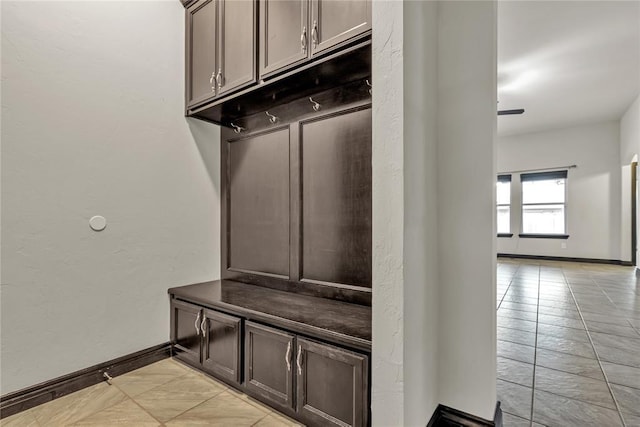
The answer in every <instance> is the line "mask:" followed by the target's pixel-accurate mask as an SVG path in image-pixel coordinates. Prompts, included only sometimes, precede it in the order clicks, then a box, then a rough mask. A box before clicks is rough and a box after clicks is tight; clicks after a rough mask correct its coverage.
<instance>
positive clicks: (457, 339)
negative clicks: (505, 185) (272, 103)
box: [372, 1, 496, 426]
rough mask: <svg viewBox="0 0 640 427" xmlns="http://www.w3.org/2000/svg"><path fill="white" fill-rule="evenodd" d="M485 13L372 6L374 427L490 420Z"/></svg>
mask: <svg viewBox="0 0 640 427" xmlns="http://www.w3.org/2000/svg"><path fill="white" fill-rule="evenodd" d="M495 6H496V4H495V2H492V1H480V2H474V1H471V2H418V1H409V2H396V1H375V2H373V70H372V71H373V88H374V89H373V106H374V107H373V238H374V247H373V257H374V258H373V259H374V262H373V352H372V357H373V362H372V363H373V366H372V375H373V378H372V414H373V425H384V426H400V425H403V426H413V425H416V426H417V425H425V424H426V423H427V421H428V420H429V417H431V415H432V414H433V411H434V409H435V407H436V405H437V404H438V403H444V404H447V405H451V406H454V407H456V408H458V409H460V410H463V411H467V412H470V413H473V414H476V415H479V416H481V417H484V418H487V419H491V418H493V411H494V409H495V400H496V399H495V398H496V395H495V378H496V368H495V364H496V355H495V256H494V254H495V251H494V247H493V245H494V226H493V223H494V215H495V214H494V210H495V208H494V202H493V198H494V197H495V196H494V179H495V147H494V136H495V105H496V99H495V96H496V95H495V94H496V82H495V76H496V70H495V66H496V37H495V30H496V16H495ZM461 115H462V116H463V117H465V120H466V126H460V120H461V119H460V117H461ZM460 165H463V167H464V166H468V167H469V169H468V170H467V171H465V172H463V174H462V175H460V174H459V172H460ZM453 175H455V176H453ZM469 177H472V179H469ZM469 194H472V195H473V196H472V197H469ZM464 199H468V200H466V201H465V200H464ZM470 207H472V208H473V209H470ZM474 221H475V222H474ZM461 223H462V224H464V225H463V226H462V227H460V224H461ZM467 224H469V225H468V226H467ZM472 224H475V226H476V227H477V229H474V230H472V229H471V228H472V227H471V225H472ZM467 233H470V234H467ZM461 259H464V260H465V268H464V269H460V260H461ZM467 265H468V268H467ZM461 313H463V314H462V315H461ZM469 345H472V346H474V351H473V352H469V351H468V349H469Z"/></svg>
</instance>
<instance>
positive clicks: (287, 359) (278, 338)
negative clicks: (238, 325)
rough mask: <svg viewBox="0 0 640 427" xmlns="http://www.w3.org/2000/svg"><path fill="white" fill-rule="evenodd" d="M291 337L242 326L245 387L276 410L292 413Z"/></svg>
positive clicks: (267, 328) (292, 337)
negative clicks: (287, 410)
mask: <svg viewBox="0 0 640 427" xmlns="http://www.w3.org/2000/svg"><path fill="white" fill-rule="evenodd" d="M294 343H295V340H294V335H292V334H288V333H286V332H282V331H279V330H277V329H273V328H269V327H266V326H262V325H259V324H256V323H253V322H249V321H247V322H245V362H244V363H245V386H246V388H247V390H248V391H249V392H251V393H253V394H257V395H259V396H261V397H262V398H264V399H266V400H268V401H270V402H271V403H272V404H273V405H274V406H275V407H282V408H289V409H293V408H294V407H293V356H294V353H295V351H294Z"/></svg>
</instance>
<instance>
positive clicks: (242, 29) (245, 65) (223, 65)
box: [218, 0, 258, 95]
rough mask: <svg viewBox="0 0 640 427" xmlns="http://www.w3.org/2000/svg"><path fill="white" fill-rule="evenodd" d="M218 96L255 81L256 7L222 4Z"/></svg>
mask: <svg viewBox="0 0 640 427" xmlns="http://www.w3.org/2000/svg"><path fill="white" fill-rule="evenodd" d="M219 2H220V36H219V42H218V53H219V62H218V72H219V73H220V76H219V77H218V85H219V86H218V95H224V94H226V93H228V92H231V91H233V90H235V89H238V88H241V87H243V86H246V85H248V84H251V83H253V82H255V81H256V30H257V26H258V23H257V22H256V19H257V10H256V9H257V3H256V1H255V0H219Z"/></svg>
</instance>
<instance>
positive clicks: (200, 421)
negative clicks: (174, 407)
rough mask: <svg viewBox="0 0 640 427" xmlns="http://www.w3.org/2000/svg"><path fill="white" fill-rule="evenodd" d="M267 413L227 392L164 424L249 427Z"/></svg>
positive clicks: (177, 426)
mask: <svg viewBox="0 0 640 427" xmlns="http://www.w3.org/2000/svg"><path fill="white" fill-rule="evenodd" d="M268 414H269V413H268V412H266V411H263V410H261V409H259V408H257V407H256V406H253V405H251V404H249V403H247V402H246V401H244V400H242V399H238V398H237V397H235V396H233V395H231V394H230V393H228V392H224V393H221V394H219V395H217V396H215V397H213V398H212V399H210V400H207V401H206V402H204V403H202V404H201V405H198V406H196V407H195V408H193V409H190V410H188V411H187V412H185V413H184V414H182V415H180V416H178V417H176V418H174V419H173V420H171V421H169V422H167V423H166V425H167V426H176V427H179V426H185V427H186V426H202V425H206V426H234V427H243V426H246V427H249V426H252V425H253V424H255V423H256V422H258V421H260V420H261V419H262V418H264V417H265V416H267V415H268Z"/></svg>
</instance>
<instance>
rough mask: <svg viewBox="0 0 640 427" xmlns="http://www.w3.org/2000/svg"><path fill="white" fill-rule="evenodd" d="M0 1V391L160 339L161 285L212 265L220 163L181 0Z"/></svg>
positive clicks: (198, 276) (163, 323) (191, 278)
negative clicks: (191, 106)
mask: <svg viewBox="0 0 640 427" xmlns="http://www.w3.org/2000/svg"><path fill="white" fill-rule="evenodd" d="M1 7H2V135H1V136H2V259H1V263H2V278H1V283H2V288H1V289H2V302H1V303H2V306H1V309H2V318H1V323H2V326H1V328H2V329H1V332H2V348H1V359H2V369H1V375H0V376H1V377H2V381H1V382H2V384H1V385H2V389H1V391H0V393H1V394H5V393H7V392H10V391H13V390H16V389H20V388H23V387H25V386H29V385H32V384H35V383H39V382H41V381H45V380H48V379H51V378H54V377H57V376H60V375H63V374H66V373H69V372H72V371H75V370H78V369H82V368H85V367H88V366H90V365H93V364H96V363H100V362H103V361H106V360H109V359H112V358H115V357H118V356H122V355H124V354H128V353H131V352H134V351H137V350H141V349H144V348H146V347H150V346H153V345H156V344H160V343H162V342H166V341H168V338H169V337H168V324H169V306H168V297H167V293H166V291H167V288H169V287H171V286H176V285H181V284H187V283H193V282H196V281H202V280H210V279H214V278H217V277H218V276H219V266H218V259H219V247H218V243H217V242H218V241H219V203H218V200H219V196H218V188H219V182H218V175H219V174H218V166H217V164H218V136H217V135H218V132H217V128H216V127H215V126H211V125H207V124H204V123H201V122H195V121H194V122H189V123H187V120H185V118H184V117H183V115H184V113H183V86H184V84H183V81H184V80H183V79H184V76H183V74H184V71H183V57H184V56H183V55H184V47H183V42H182V40H183V32H184V15H183V10H182V6H181V5H180V3H179V2H177V1H169V2H160V1H150V2H111V1H105V2H77V1H74V2H10V1H3V2H2V6H1ZM93 215H104V216H105V217H106V219H107V221H108V224H107V228H106V229H105V230H104V231H102V232H100V233H96V232H93V231H91V230H90V229H89V225H88V220H89V218H90V217H91V216H93Z"/></svg>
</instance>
